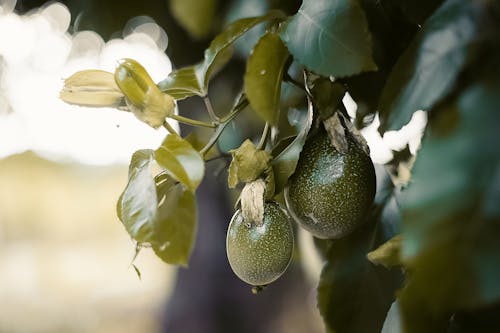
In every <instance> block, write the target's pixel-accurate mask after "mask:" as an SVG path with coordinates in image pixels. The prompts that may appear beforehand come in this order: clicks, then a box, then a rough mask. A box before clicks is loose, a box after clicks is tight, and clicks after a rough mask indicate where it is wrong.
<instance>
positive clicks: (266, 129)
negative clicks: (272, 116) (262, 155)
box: [257, 121, 270, 150]
mask: <svg viewBox="0 0 500 333" xmlns="http://www.w3.org/2000/svg"><path fill="white" fill-rule="evenodd" d="M269 129H270V126H269V123H268V122H267V121H266V125H265V126H264V130H263V131H262V136H261V137H260V141H259V144H258V145H257V149H258V150H262V149H263V148H264V147H265V146H266V142H267V138H268V136H269Z"/></svg>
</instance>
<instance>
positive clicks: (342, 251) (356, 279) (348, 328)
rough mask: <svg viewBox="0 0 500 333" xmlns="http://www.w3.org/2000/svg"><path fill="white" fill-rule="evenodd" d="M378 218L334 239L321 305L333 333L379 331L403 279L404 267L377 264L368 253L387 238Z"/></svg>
mask: <svg viewBox="0 0 500 333" xmlns="http://www.w3.org/2000/svg"><path fill="white" fill-rule="evenodd" d="M378 223H379V221H377V219H376V218H370V219H368V221H367V223H366V224H365V225H363V226H362V227H361V228H360V229H358V230H356V231H355V232H354V233H353V234H351V235H349V236H347V237H345V238H343V239H340V240H338V241H333V242H332V241H330V242H331V246H330V248H329V250H328V254H327V259H328V261H327V263H326V265H325V267H324V268H323V271H322V272H321V277H320V282H319V286H318V307H319V310H320V313H321V315H322V316H323V319H324V322H325V325H326V330H327V332H331V333H372V332H373V333H379V332H380V331H381V329H382V326H383V323H384V319H385V317H386V313H387V311H388V310H389V308H390V306H391V303H392V302H393V301H394V298H395V292H396V290H397V288H398V287H399V286H400V283H401V273H400V271H397V270H394V271H389V270H387V269H385V268H383V267H377V266H374V265H373V264H372V263H371V262H369V261H368V260H367V259H366V254H367V252H368V251H370V250H371V249H372V248H373V247H375V246H377V245H378V244H380V242H382V241H383V238H384V236H383V234H382V233H381V231H380V229H381V228H380V225H379V224H378Z"/></svg>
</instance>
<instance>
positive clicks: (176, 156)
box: [154, 134, 205, 192]
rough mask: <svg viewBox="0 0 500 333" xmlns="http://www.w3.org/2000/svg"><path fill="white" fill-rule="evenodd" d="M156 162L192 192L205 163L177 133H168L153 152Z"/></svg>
mask: <svg viewBox="0 0 500 333" xmlns="http://www.w3.org/2000/svg"><path fill="white" fill-rule="evenodd" d="M154 157H155V159H156V161H157V162H158V164H160V165H161V166H162V167H164V168H165V169H166V171H167V173H168V174H169V175H170V176H172V177H173V178H174V179H176V180H178V181H179V182H181V183H183V184H184V185H186V187H187V188H188V189H189V190H190V191H192V192H194V191H195V190H196V188H197V187H198V185H200V183H201V181H202V179H203V175H204V172H205V163H204V161H203V157H202V156H201V155H200V153H199V152H198V151H197V150H196V149H194V148H193V146H191V144H190V143H189V142H188V141H186V140H184V139H183V138H181V137H180V136H178V135H174V134H169V135H167V137H166V138H165V140H164V141H163V143H162V144H161V146H160V148H158V149H157V150H156V151H155V152H154Z"/></svg>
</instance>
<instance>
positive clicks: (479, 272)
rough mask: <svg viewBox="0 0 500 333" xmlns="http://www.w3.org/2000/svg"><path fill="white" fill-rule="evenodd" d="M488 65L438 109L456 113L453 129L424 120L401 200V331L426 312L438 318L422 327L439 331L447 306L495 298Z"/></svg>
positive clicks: (496, 216) (499, 229) (493, 105)
mask: <svg viewBox="0 0 500 333" xmlns="http://www.w3.org/2000/svg"><path fill="white" fill-rule="evenodd" d="M496 59H498V58H496ZM488 70H489V71H490V72H491V74H488V75H487V76H486V77H485V76H483V78H482V79H481V81H480V82H476V83H474V84H472V85H471V86H470V87H468V88H467V89H466V90H465V91H464V92H463V93H462V94H461V95H460V96H459V97H458V98H457V100H455V101H451V102H449V105H448V107H447V108H443V109H442V110H441V111H440V112H458V113H459V117H460V118H459V122H458V124H457V126H456V128H455V129H454V131H453V132H452V133H448V134H447V135H441V133H439V132H436V131H434V130H433V129H434V128H433V127H432V124H431V129H430V131H429V133H428V134H427V136H426V137H425V140H424V142H423V144H422V148H421V150H420V153H419V156H418V158H417V160H416V162H415V165H414V168H413V178H412V183H411V185H410V186H409V187H408V190H407V192H406V194H405V196H404V197H403V200H402V202H401V204H402V209H403V217H404V225H403V226H404V229H403V237H404V242H403V251H402V255H403V260H404V262H405V264H406V266H407V267H408V268H409V269H410V270H411V272H412V273H411V277H410V278H411V279H410V281H409V283H408V285H407V287H406V288H405V289H404V290H403V292H402V293H401V306H402V312H403V319H404V325H405V328H407V329H408V332H422V330H419V328H421V327H422V326H421V324H420V323H421V322H422V321H427V322H428V320H427V318H426V317H430V318H437V320H436V321H435V322H436V323H437V324H436V325H434V327H432V329H428V330H426V332H441V331H440V330H439V329H440V328H441V327H440V324H439V323H441V322H442V321H445V320H446V319H448V318H449V314H450V313H451V312H454V311H456V310H459V309H471V308H474V307H478V306H485V305H487V304H491V303H493V302H496V301H498V300H500V284H499V283H498V281H500V266H499V265H498V262H499V261H498V253H500V213H499V211H498V209H491V207H492V206H491V203H493V202H494V203H495V204H494V206H495V207H498V203H499V202H500V191H499V186H500V182H499V181H498V179H499V177H500V176H499V175H500V145H498V144H497V143H498V124H500V113H499V112H498V110H500V100H499V99H498V96H499V94H500V80H498V77H500V76H499V75H498V67H494V66H493V67H492V66H488ZM422 308H424V309H426V312H423V313H422V311H421V309H422ZM413 327H415V328H413Z"/></svg>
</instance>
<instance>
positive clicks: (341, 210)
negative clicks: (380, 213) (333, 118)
mask: <svg viewBox="0 0 500 333" xmlns="http://www.w3.org/2000/svg"><path fill="white" fill-rule="evenodd" d="M346 139H347V143H348V148H347V150H346V152H344V153H341V152H339V151H338V150H337V149H336V148H335V147H334V146H333V145H332V143H331V141H330V138H329V136H328V134H327V132H326V130H325V129H324V128H323V127H322V126H320V128H319V129H318V131H317V132H316V133H315V134H313V135H312V136H311V137H310V138H308V139H307V141H306V142H305V144H304V148H303V150H302V152H301V154H300V157H299V161H298V162H297V167H296V169H295V172H294V174H293V175H292V176H291V177H290V178H289V180H288V184H287V186H286V187H285V191H284V195H285V201H286V205H287V207H288V211H289V212H290V215H291V216H292V217H293V219H294V220H295V221H297V223H298V224H299V225H301V226H302V227H303V228H304V229H306V230H308V231H309V232H311V233H312V234H313V235H314V236H316V237H318V238H328V239H337V238H341V237H344V236H346V235H348V234H349V233H351V232H352V231H354V230H355V229H356V228H358V227H359V226H360V225H361V224H362V223H363V222H364V220H365V216H366V213H367V211H368V209H369V208H370V206H371V204H372V202H373V199H374V197H375V189H376V181H375V169H374V167H373V163H372V161H371V159H370V157H369V156H368V154H366V153H365V151H364V150H363V149H362V147H361V146H360V144H358V143H357V142H356V141H355V139H354V138H352V137H350V136H347V138H346Z"/></svg>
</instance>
